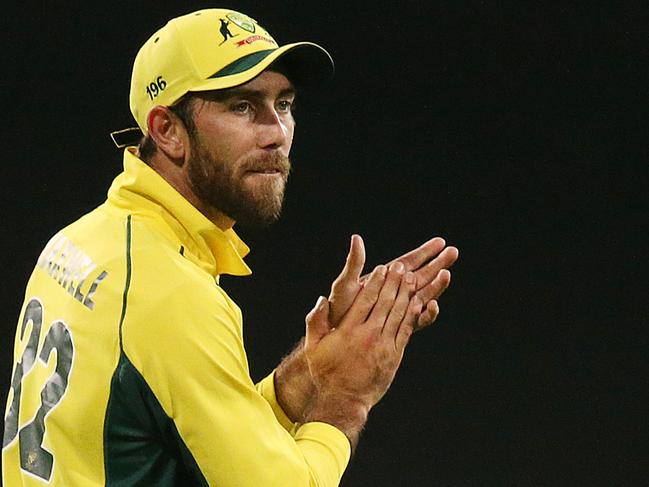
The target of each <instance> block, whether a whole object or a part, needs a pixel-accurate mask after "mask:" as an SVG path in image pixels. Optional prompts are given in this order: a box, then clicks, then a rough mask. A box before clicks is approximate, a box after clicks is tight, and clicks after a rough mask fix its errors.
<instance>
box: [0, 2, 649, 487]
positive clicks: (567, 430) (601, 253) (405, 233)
mask: <svg viewBox="0 0 649 487" xmlns="http://www.w3.org/2000/svg"><path fill="white" fill-rule="evenodd" d="M209 6H215V5H214V4H209V3H207V2H196V1H187V2H107V3H104V4H99V3H97V4H93V3H92V2H89V3H84V4H83V6H79V5H75V6H74V7H73V6H72V4H71V3H70V4H68V5H66V6H63V5H61V3H60V2H57V3H55V2H25V3H23V4H21V8H20V10H21V11H20V12H14V13H13V14H12V15H7V16H6V17H5V18H4V20H3V23H5V24H6V25H5V26H3V29H2V30H3V32H4V33H5V34H4V35H5V42H4V43H3V44H4V48H3V49H2V51H3V52H2V57H3V59H2V66H3V70H2V83H3V89H2V95H3V97H4V100H3V103H2V112H3V115H4V117H3V130H2V131H1V133H2V139H3V140H2V147H3V154H2V155H3V158H2V162H3V164H2V169H3V172H4V185H3V190H2V192H1V198H2V199H1V200H0V203H1V208H2V225H3V227H4V228H5V230H4V236H3V246H2V250H3V252H2V271H3V279H2V280H3V292H2V302H1V304H2V308H1V309H2V316H3V318H2V322H1V327H2V328H1V332H2V345H1V356H0V359H1V360H2V363H1V371H2V372H1V374H0V378H1V381H2V384H1V386H2V390H3V391H4V392H3V394H5V393H6V391H7V390H8V382H9V377H10V370H11V361H12V359H11V346H12V342H13V336H14V330H15V322H16V319H17V316H18V313H19V310H20V305H21V302H22V297H23V289H24V285H25V283H26V281H27V279H28V276H29V273H30V272H31V269H32V266H33V265H34V262H35V260H36V258H37V256H38V254H39V253H40V250H41V248H42V247H43V245H44V244H45V243H46V242H47V240H48V239H49V237H50V236H51V235H52V234H53V233H54V232H55V231H56V230H57V229H59V228H60V227H61V226H63V225H64V224H67V223H68V222H70V221H72V220H74V219H75V218H77V217H78V216H80V215H81V214H83V213H85V212H86V211H88V210H90V209H92V208H93V207H95V206H96V205H98V204H100V203H101V202H102V201H103V199H104V198H105V191H106V189H107V187H108V185H109V184H110V182H111V180H112V179H113V177H114V176H115V175H116V174H117V173H118V172H119V171H120V168H121V154H120V152H119V151H118V150H116V149H115V148H114V147H113V146H112V143H111V141H110V139H109V137H108V133H109V132H110V131H112V130H116V129H119V128H123V127H126V126H130V125H133V123H132V121H131V118H130V113H129V109H128V87H129V78H130V69H131V64H132V59H133V58H134V56H135V53H136V52H137V49H138V48H139V46H140V45H141V44H142V43H143V42H144V41H145V40H146V38H147V37H148V36H149V35H150V34H151V33H152V32H153V31H154V30H155V29H157V28H158V27H159V26H161V25H162V24H164V23H165V21H166V20H167V19H168V18H171V17H173V16H176V15H179V14H183V13H187V12H189V11H192V10H195V9H197V8H204V7H209ZM225 6H228V7H231V8H234V9H237V10H241V11H243V12H245V13H248V14H249V15H251V16H253V17H255V18H256V19H257V20H258V21H259V22H260V23H261V24H262V25H263V26H264V27H266V28H267V29H268V30H269V31H270V32H271V33H272V34H273V35H274V36H275V38H276V39H277V40H278V41H279V42H280V43H284V42H289V41H293V40H301V39H308V40H312V41H315V42H318V43H321V44H322V45H324V46H326V47H327V48H328V49H329V51H330V52H331V53H332V55H333V57H334V59H335V61H336V69H337V72H336V77H335V79H334V80H333V81H332V82H331V83H330V84H329V85H328V86H326V87H325V88H323V89H321V90H318V91H314V92H305V93H302V94H301V95H300V99H299V107H298V112H297V115H296V116H297V119H298V128H297V130H296V139H295V143H294V149H293V152H292V159H293V164H294V173H293V175H292V177H291V181H290V184H289V189H288V194H287V199H286V205H285V212H284V216H283V218H282V220H281V221H280V222H279V223H278V224H277V225H275V226H274V227H272V228H271V229H269V230H267V231H264V232H255V233H251V232H246V231H242V232H241V234H242V236H243V237H244V239H245V240H246V241H247V242H248V243H249V244H250V245H251V247H252V249H253V251H252V253H251V255H250V257H249V258H248V259H247V260H248V262H249V264H250V266H251V267H252V268H253V270H254V274H253V276H252V277H250V278H231V277H226V278H224V279H223V283H224V286H225V287H226V289H227V290H228V291H229V292H230V293H231V295H232V296H233V297H234V298H235V299H236V300H237V301H238V303H239V304H240V306H241V308H242V309H243V311H244V319H245V325H246V329H245V333H246V347H247V350H248V355H249V359H250V363H251V371H252V374H253V377H254V378H255V379H258V378H260V377H262V375H264V374H265V373H266V372H267V371H269V370H270V369H271V368H272V367H273V366H274V365H275V364H276V363H277V362H278V360H279V359H280V357H281V356H282V355H283V354H284V353H285V352H287V351H288V350H289V349H290V348H291V346H292V344H293V343H294V342H295V341H296V340H297V339H298V338H299V337H300V336H301V333H302V332H303V331H302V330H303V317H304V315H305V314H306V312H307V311H308V310H309V309H310V308H311V306H312V305H313V303H314V302H315V300H316V298H317V296H318V295H320V294H326V293H327V292H328V287H329V285H330V282H331V281H332V279H333V278H334V277H335V276H336V274H337V273H338V271H339V269H340V267H341V266H342V263H343V261H344V256H345V254H346V251H347V247H348V244H349V236H350V235H351V234H352V233H360V234H361V235H362V236H363V237H364V238H365V242H366V246H367V252H368V266H370V265H372V266H373V265H375V264H377V263H380V262H384V261H386V260H389V259H391V258H393V257H395V256H396V255H398V254H400V253H402V252H404V251H406V250H409V249H410V248H412V247H414V246H416V245H418V244H419V243H421V242H423V241H424V240H426V239H428V238H430V237H432V236H435V235H441V236H444V237H445V238H446V239H447V241H448V242H449V243H452V244H453V245H456V246H457V247H458V248H459V249H460V252H461V256H460V261H459V262H458V264H457V265H456V266H455V268H454V270H453V283H452V286H451V289H449V291H448V292H447V294H446V295H445V296H444V298H443V300H442V302H441V315H440V318H439V320H438V322H437V324H436V325H435V327H434V328H431V329H428V330H425V331H423V332H421V333H420V334H418V335H416V336H415V337H414V339H413V341H412V343H411V345H410V346H409V349H408V351H407V355H406V357H405V359H404V362H403V365H402V367H401V370H400V371H399V373H398V375H397V379H396V381H395V384H394V385H393V386H392V388H391V390H390V392H389V393H388V395H387V396H386V397H385V399H384V400H383V401H382V402H381V403H380V404H379V405H378V406H377V407H376V408H375V409H374V410H373V411H372V414H371V416H370V421H369V423H368V426H367V429H366V431H365V433H364V436H363V438H362V440H361V443H360V446H359V449H358V451H357V454H356V456H355V457H354V458H353V460H352V462H351V465H350V467H349V469H348V471H347V473H346V474H345V477H344V478H343V482H342V485H344V486H366V485H367V486H370V485H377V486H384V485H385V486H389V485H397V486H410V485H435V486H482V485H489V486H491V485H493V486H510V485H511V486H546V485H547V486H551V485H642V484H644V483H645V482H646V481H647V480H646V479H647V464H646V451H645V452H644V453H643V450H642V449H641V441H643V440H647V439H648V434H647V433H648V431H647V403H646V402H644V401H643V400H642V399H641V394H642V393H643V392H644V391H645V390H646V389H647V379H646V377H647V375H646V368H647V345H648V343H647V342H648V341H647V334H646V332H645V330H644V329H645V328H646V326H647V325H648V324H649V323H648V319H647V305H646V302H647V297H646V295H647V289H648V288H647V285H646V282H645V280H644V279H643V277H644V274H645V270H644V269H642V267H643V265H642V264H643V263H644V261H645V253H646V249H647V240H648V239H647V236H648V232H647V224H646V223H647V210H648V209H649V208H648V205H647V189H648V184H647V183H648V179H649V178H648V171H647V168H646V161H647V156H648V151H647V136H648V135H649V134H648V130H647V129H648V125H649V124H648V123H647V108H648V103H647V101H648V97H647V95H648V86H649V84H648V79H647V74H648V72H649V70H648V69H647V63H648V62H649V49H648V47H647V46H649V39H648V35H647V27H646V26H647V19H648V18H649V16H648V15H647V14H648V13H649V8H647V7H646V6H645V2H610V3H609V4H604V3H601V2H577V3H570V4H568V3H566V4H565V5H563V6H558V5H557V4H555V3H550V2H547V3H545V2H544V3H540V2H511V3H509V2H489V1H482V2H469V1H458V2H436V3H432V4H429V3H428V2H419V1H417V2H415V1H402V2H391V3H390V4H389V5H387V6H386V5H381V4H374V3H370V2H359V1H351V2H326V1H322V2H299V1H285V2H273V1H268V2H253V1H241V2H237V1H234V0H233V1H231V2H230V3H229V4H227V5H225ZM215 458H216V459H218V452H215ZM216 461H218V460H216Z"/></svg>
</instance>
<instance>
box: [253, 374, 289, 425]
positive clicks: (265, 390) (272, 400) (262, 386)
mask: <svg viewBox="0 0 649 487" xmlns="http://www.w3.org/2000/svg"><path fill="white" fill-rule="evenodd" d="M256 388H257V392H259V394H261V396H262V397H263V398H264V399H265V400H266V402H268V404H269V405H270V407H271V409H272V410H273V413H274V414H275V418H277V421H278V422H279V424H281V425H282V427H283V428H284V429H285V430H286V431H288V432H289V433H290V434H291V436H294V435H295V432H296V430H297V424H296V423H294V422H293V421H291V419H290V418H289V417H288V416H287V415H286V413H285V412H284V410H283V409H282V407H281V406H280V405H279V402H277V395H276V393H275V371H274V370H273V371H272V372H271V373H270V374H269V375H267V376H266V377H265V378H263V379H262V380H261V381H259V382H258V383H257V385H256Z"/></svg>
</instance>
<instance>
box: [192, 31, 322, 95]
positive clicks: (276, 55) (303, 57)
mask: <svg viewBox="0 0 649 487" xmlns="http://www.w3.org/2000/svg"><path fill="white" fill-rule="evenodd" d="M271 65H273V67H277V68H278V70H279V71H281V72H282V73H284V74H285V75H286V76H287V77H288V78H289V80H291V82H292V83H293V84H294V85H295V86H296V87H298V88H302V87H307V86H315V85H319V84H322V83H323V82H325V81H327V80H328V79H329V78H331V77H332V76H333V73H334V62H333V59H332V58H331V56H330V55H329V53H328V52H327V51H326V50H325V49H324V48H322V47H320V46H319V45H317V44H314V43H312V42H295V43H293V44H287V45H285V46H282V47H279V48H277V49H268V50H265V51H259V52H256V53H253V54H250V55H248V56H245V57H243V58H241V59H238V60H236V61H235V62H233V63H231V64H229V65H228V66H226V67H225V68H223V69H221V70H220V71H218V72H217V73H214V74H213V75H212V76H211V77H210V78H209V79H207V80H205V81H203V82H202V83H200V84H198V85H197V86H194V87H192V88H191V89H190V90H189V91H210V90H222V89H224V88H232V87H234V86H238V85H241V84H243V83H247V82H248V81H250V80H251V79H253V78H255V77H256V76H257V75H259V74H260V73H261V72H262V71H264V70H265V69H267V68H268V67H269V66H271Z"/></svg>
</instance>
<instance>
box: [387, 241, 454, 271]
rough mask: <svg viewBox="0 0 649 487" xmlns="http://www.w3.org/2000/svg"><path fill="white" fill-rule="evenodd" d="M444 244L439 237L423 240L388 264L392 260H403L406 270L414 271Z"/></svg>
mask: <svg viewBox="0 0 649 487" xmlns="http://www.w3.org/2000/svg"><path fill="white" fill-rule="evenodd" d="M445 245H446V242H445V241H444V239H443V238H441V237H434V238H431V239H430V240H428V241H427V242H424V243H423V244H421V245H420V246H419V247H417V248H416V249H414V250H411V251H410V252H408V253H406V254H403V255H402V256H401V257H398V258H396V259H394V260H393V261H391V262H389V263H388V265H390V264H392V263H394V262H397V261H399V262H403V265H405V267H406V271H414V270H417V269H419V268H420V267H421V266H422V265H424V264H425V263H426V262H428V261H429V260H430V259H432V258H433V257H434V256H436V255H437V254H438V253H440V252H441V250H442V249H443V248H444V246H445Z"/></svg>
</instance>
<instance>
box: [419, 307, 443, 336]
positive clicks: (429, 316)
mask: <svg viewBox="0 0 649 487" xmlns="http://www.w3.org/2000/svg"><path fill="white" fill-rule="evenodd" d="M438 315H439V304H438V303H437V301H435V300H432V301H429V302H428V303H427V304H426V307H425V308H424V309H422V312H421V314H420V315H419V318H418V319H417V328H416V330H417V331H419V330H421V329H422V328H426V327H427V326H430V325H432V324H433V323H435V320H437V316H438Z"/></svg>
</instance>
